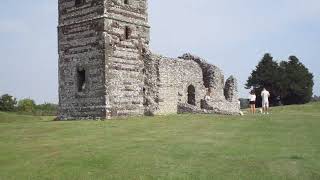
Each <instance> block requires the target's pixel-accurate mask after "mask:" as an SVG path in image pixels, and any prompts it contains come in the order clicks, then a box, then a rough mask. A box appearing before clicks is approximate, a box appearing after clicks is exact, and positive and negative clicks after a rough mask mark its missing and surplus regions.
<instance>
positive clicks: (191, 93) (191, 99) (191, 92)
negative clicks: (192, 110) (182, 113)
mask: <svg viewBox="0 0 320 180" xmlns="http://www.w3.org/2000/svg"><path fill="white" fill-rule="evenodd" d="M188 104H190V105H193V106H195V105H196V89H195V87H194V86H193V85H190V86H188Z"/></svg>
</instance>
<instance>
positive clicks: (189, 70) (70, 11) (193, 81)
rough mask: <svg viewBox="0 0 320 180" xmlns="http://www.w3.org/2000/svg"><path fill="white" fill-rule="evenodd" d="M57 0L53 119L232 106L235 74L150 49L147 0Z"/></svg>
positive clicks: (233, 110) (232, 109)
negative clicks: (226, 74)
mask: <svg viewBox="0 0 320 180" xmlns="http://www.w3.org/2000/svg"><path fill="white" fill-rule="evenodd" d="M58 2H59V25H58V41H59V47H58V51H59V115H58V118H59V119H61V120H68V119H101V118H102V119H109V118H112V117H119V116H136V115H158V114H172V113H220V114H238V113H239V106H240V105H239V104H238V95H237V93H238V91H237V82H236V79H235V78H233V77H230V78H229V79H228V80H227V82H226V84H225V82H224V76H223V73H222V71H221V70H220V69H219V68H217V67H216V66H214V65H211V64H209V63H207V62H206V61H205V60H203V59H201V58H199V57H197V56H194V55H191V54H184V55H183V56H181V57H179V58H167V57H163V56H161V55H155V54H153V53H152V52H150V50H149V31H150V27H149V25H148V13H147V8H148V5H147V0H59V1H58Z"/></svg>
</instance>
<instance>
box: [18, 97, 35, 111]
mask: <svg viewBox="0 0 320 180" xmlns="http://www.w3.org/2000/svg"><path fill="white" fill-rule="evenodd" d="M35 108H36V103H35V102H34V100H32V99H22V100H20V101H19V102H18V110H19V111H22V112H34V110H35Z"/></svg>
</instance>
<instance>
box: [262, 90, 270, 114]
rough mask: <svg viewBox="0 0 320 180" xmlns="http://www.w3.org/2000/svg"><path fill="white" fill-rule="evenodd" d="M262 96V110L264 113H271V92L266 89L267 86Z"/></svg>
mask: <svg viewBox="0 0 320 180" xmlns="http://www.w3.org/2000/svg"><path fill="white" fill-rule="evenodd" d="M261 97H262V112H263V113H264V114H269V97H270V93H269V91H267V90H266V88H263V91H262V92H261Z"/></svg>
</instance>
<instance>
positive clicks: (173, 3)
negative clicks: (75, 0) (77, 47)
mask: <svg viewBox="0 0 320 180" xmlns="http://www.w3.org/2000/svg"><path fill="white" fill-rule="evenodd" d="M57 19H58V12H57V0H23V1H21V0H1V6H0V94H4V93H9V94H11V95H14V96H15V97H17V98H19V99H21V98H32V99H35V100H36V102H37V103H43V102H53V103H57V102H58V53H57V25H58V22H57ZM149 23H150V26H151V50H152V51H153V52H155V53H157V54H163V55H165V56H169V57H178V56H180V55H182V54H183V53H186V52H190V53H192V54H195V55H198V56H200V57H202V58H204V59H206V60H207V61H208V62H210V63H212V64H215V65H217V66H219V67H220V68H221V69H222V70H223V71H224V73H225V76H226V77H228V76H230V75H234V76H235V77H236V78H237V79H238V83H239V91H240V96H241V97H247V96H248V95H247V94H248V90H246V89H245V88H244V84H245V83H246V80H247V79H248V76H249V75H250V73H251V71H252V70H253V69H254V68H255V66H256V65H257V63H258V62H259V61H260V60H261V58H262V56H263V55H264V54H265V53H271V55H272V56H273V57H274V58H275V60H278V61H279V62H280V61H281V60H287V59H288V57H289V56H290V55H296V56H297V57H298V58H299V59H300V60H301V62H302V63H304V64H305V65H306V67H307V68H309V70H310V71H311V72H312V73H313V74H314V76H315V78H314V81H315V87H314V94H316V95H320V84H319V83H320V59H317V58H319V56H318V53H320V1H319V0H149Z"/></svg>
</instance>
